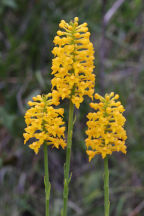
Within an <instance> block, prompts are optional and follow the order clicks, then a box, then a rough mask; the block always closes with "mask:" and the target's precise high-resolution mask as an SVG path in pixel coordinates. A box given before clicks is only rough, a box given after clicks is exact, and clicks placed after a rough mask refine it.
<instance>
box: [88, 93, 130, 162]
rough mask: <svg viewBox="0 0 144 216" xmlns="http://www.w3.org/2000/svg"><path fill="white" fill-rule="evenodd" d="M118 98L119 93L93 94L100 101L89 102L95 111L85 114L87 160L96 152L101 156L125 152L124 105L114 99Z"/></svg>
mask: <svg viewBox="0 0 144 216" xmlns="http://www.w3.org/2000/svg"><path fill="white" fill-rule="evenodd" d="M118 98H119V95H118V94H116V95H114V93H113V92H112V93H110V94H106V95H105V97H102V96H100V95H99V94H95V99H96V100H99V101H100V102H99V103H90V107H91V108H93V109H94V110H95V112H93V113H92V112H91V113H89V114H88V115H87V118H88V121H87V126H88V129H87V131H86V134H87V135H88V138H87V139H86V146H87V154H88V156H89V161H91V159H92V158H93V157H94V156H95V155H96V154H101V155H102V158H105V157H106V156H107V155H111V154H112V152H114V151H121V152H123V153H126V145H125V140H126V139H127V136H126V131H125V130H124V128H123V126H124V123H125V121H126V119H125V117H124V116H123V115H122V113H123V112H124V107H123V106H122V105H121V103H120V102H119V101H118V102H117V101H116V100H117V99H118Z"/></svg>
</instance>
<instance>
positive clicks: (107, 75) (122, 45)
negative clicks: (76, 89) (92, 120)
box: [0, 0, 144, 216]
mask: <svg viewBox="0 0 144 216" xmlns="http://www.w3.org/2000/svg"><path fill="white" fill-rule="evenodd" d="M75 16H78V17H79V19H80V23H82V22H87V23H88V26H89V29H90V32H91V41H92V42H93V44H94V48H95V66H96V68H95V74H96V77H97V79H96V87H95V89H96V92H98V93H101V94H104V93H105V92H111V91H115V92H116V93H118V94H120V100H121V101H122V103H123V105H124V106H125V107H126V112H125V116H126V119H127V122H126V129H127V134H128V140H127V142H126V144H127V147H128V153H127V155H126V156H125V155H122V154H120V153H114V154H113V155H112V157H111V158H110V161H109V166H110V196H111V216H144V142H143V139H144V2H143V0H130V1H129V0H127V1H126V0H115V1H114V0H89V1H87V0H1V1H0V216H9V215H11V216H40V215H44V208H45V203H44V183H43V151H42V150H41V151H40V153H39V155H37V156H36V155H35V154H34V152H33V151H32V150H30V149H29V148H28V146H26V145H25V146H24V144H23V137H22V134H23V131H24V127H25V123H24V113H25V111H26V109H27V108H28V107H27V101H28V100H30V99H31V98H32V96H35V95H37V94H39V93H47V92H50V90H51V78H52V76H51V62H52V58H53V56H52V54H51V51H52V48H53V46H54V44H53V38H54V36H55V35H56V31H57V30H58V24H59V22H60V20H61V19H65V20H66V21H68V22H69V20H70V19H72V18H73V17H75ZM89 102H90V100H89V99H88V98H87V97H86V98H85V102H84V103H83V104H82V105H81V106H80V109H79V110H75V115H76V123H75V126H74V137H73V148H72V158H71V171H72V173H73V175H72V180H71V184H70V197H69V213H68V215H69V216H96V215H97V216H102V215H104V213H103V160H102V159H101V157H100V156H97V157H96V158H95V159H93V160H92V162H91V163H89V162H88V157H87V155H86V153H85V143H84V139H85V138H86V136H85V133H84V131H85V129H86V125H85V123H86V115H87V113H88V112H89V105H88V104H89ZM62 106H63V107H64V108H65V120H66V121H67V118H68V101H64V102H63V103H62ZM64 161H65V151H63V150H55V149H53V150H52V149H51V148H49V170H50V180H51V184H52V190H51V204H50V206H51V215H52V216H58V215H60V209H61V206H62V190H63V164H64Z"/></svg>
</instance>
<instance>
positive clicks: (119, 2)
mask: <svg viewBox="0 0 144 216" xmlns="http://www.w3.org/2000/svg"><path fill="white" fill-rule="evenodd" d="M124 1H125V0H117V1H116V2H115V3H114V4H113V5H112V7H111V8H110V9H109V10H108V11H107V13H106V14H105V16H104V23H105V24H108V22H109V21H110V19H111V18H112V17H113V15H114V14H115V13H116V12H117V10H118V9H119V7H120V6H121V5H122V4H123V3H124Z"/></svg>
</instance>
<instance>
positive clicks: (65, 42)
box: [51, 17, 95, 108]
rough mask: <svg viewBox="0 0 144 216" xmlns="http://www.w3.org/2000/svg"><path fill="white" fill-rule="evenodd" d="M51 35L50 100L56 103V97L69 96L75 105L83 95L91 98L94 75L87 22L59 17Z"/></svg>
mask: <svg viewBox="0 0 144 216" xmlns="http://www.w3.org/2000/svg"><path fill="white" fill-rule="evenodd" d="M59 27H60V28H62V29H63V31H60V30H59V31H57V36H56V37H55V38H54V44H55V45H56V46H55V47H54V49H53V51H52V53H53V54H54V56H55V58H54V59H53V61H52V74H54V78H53V79H52V81H51V83H52V90H54V92H53V101H54V103H55V104H58V103H59V100H60V98H61V99H64V98H69V99H71V101H72V103H73V104H74V105H75V106H76V108H79V106H80V104H81V103H82V102H83V100H84V99H83V97H84V95H88V96H89V97H91V98H93V93H94V86H95V75H94V74H93V73H92V72H93V69H94V63H93V61H94V49H93V44H92V43H91V42H90V40H89V37H90V32H88V28H87V23H83V24H81V25H78V17H75V18H74V21H71V22H70V23H69V24H68V23H66V22H65V21H64V20H62V21H61V22H60V24H59Z"/></svg>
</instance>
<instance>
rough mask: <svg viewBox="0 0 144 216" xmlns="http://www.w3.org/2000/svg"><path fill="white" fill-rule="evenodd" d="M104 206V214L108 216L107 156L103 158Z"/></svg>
mask: <svg viewBox="0 0 144 216" xmlns="http://www.w3.org/2000/svg"><path fill="white" fill-rule="evenodd" d="M104 206H105V216H109V208H110V202H109V169H108V157H107V156H106V157H105V158H104Z"/></svg>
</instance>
